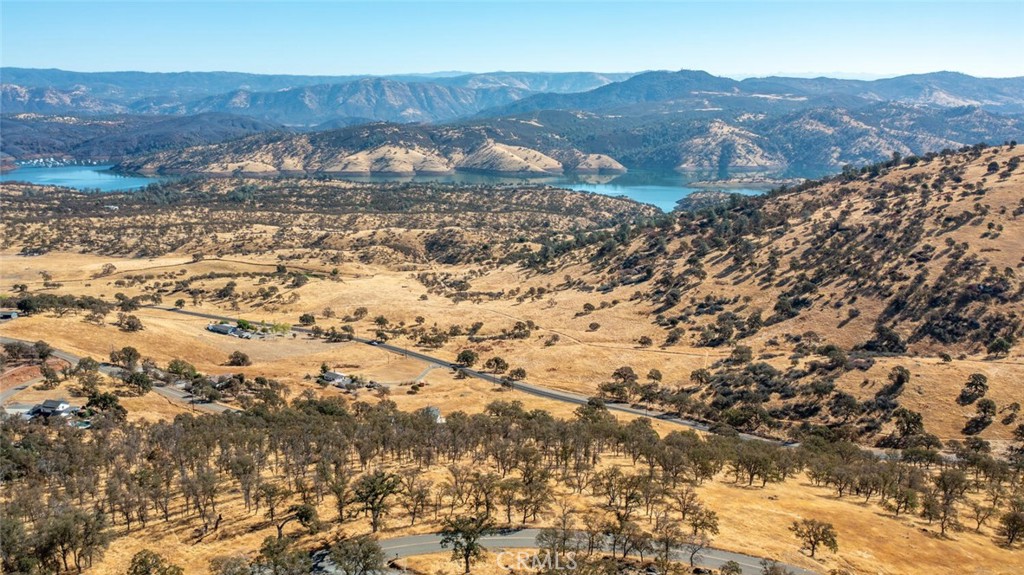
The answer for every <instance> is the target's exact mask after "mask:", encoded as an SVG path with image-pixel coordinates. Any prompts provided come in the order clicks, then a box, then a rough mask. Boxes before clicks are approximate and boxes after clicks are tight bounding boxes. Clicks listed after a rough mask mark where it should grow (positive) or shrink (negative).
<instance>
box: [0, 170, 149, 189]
mask: <svg viewBox="0 0 1024 575" xmlns="http://www.w3.org/2000/svg"><path fill="white" fill-rule="evenodd" d="M163 179H164V178H144V177H142V176H124V175H121V174H115V173H114V172H111V171H110V166H55V167H44V166H23V167H19V168H18V169H17V170H13V171H11V172H8V173H6V174H0V182H29V183H32V184H41V185H47V186H65V187H68V188H75V189H77V190H83V191H88V192H92V191H97V190H98V191H100V192H119V191H124V190H137V189H139V188H143V187H145V186H148V185H149V184H152V183H154V182H159V181H162V180H163Z"/></svg>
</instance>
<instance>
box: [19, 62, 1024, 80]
mask: <svg viewBox="0 0 1024 575" xmlns="http://www.w3.org/2000/svg"><path fill="white" fill-rule="evenodd" d="M4 69H19V70H37V71H57V72H68V73H73V74H245V75H250V76H289V77H295V78H301V77H311V78H341V77H351V78H389V77H396V76H414V77H423V78H431V77H433V78H457V77H460V76H479V75H486V74H616V75H622V74H629V75H632V76H638V75H640V74H647V73H651V72H668V73H676V72H687V71H689V72H704V73H706V74H710V75H712V76H717V77H719V78H730V79H733V80H737V81H742V80H749V79H760V78H802V79H817V78H828V79H833V80H858V81H867V82H871V81H875V80H890V79H894V78H901V77H905V76H927V75H934V74H962V75H964V76H970V77H972V78H977V79H990V80H1011V79H1016V78H1024V76H1014V75H1009V76H975V75H973V74H970V73H968V72H961V71H958V70H931V71H928V72H903V73H897V74H892V75H890V74H879V73H874V72H843V71H829V72H795V71H776V72H770V73H766V74H759V73H749V72H743V73H716V72H711V71H709V70H705V69H700V68H679V69H675V70H673V69H665V68H662V69H644V70H639V71H598V70H586V69H574V70H486V71H466V70H434V71H430V72H383V73H363V74H360V73H334V74H330V73H316V74H296V73H288V72H248V71H242V70H225V69H221V70H196V69H192V70H188V69H184V70H170V71H168V70H70V69H66V68H60V67H56V66H54V67H46V68H39V67H34V66H16V65H8V64H2V63H0V70H4ZM3 83H7V82H3Z"/></svg>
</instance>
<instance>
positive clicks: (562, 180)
mask: <svg viewBox="0 0 1024 575" xmlns="http://www.w3.org/2000/svg"><path fill="white" fill-rule="evenodd" d="M688 178H692V175H691V176H687V175H682V174H676V173H660V172H642V171H636V172H629V173H627V174H621V175H593V176H589V175H567V176H551V177H537V178H533V177H531V178H516V177H508V176H494V175H487V174H473V173H463V172H457V173H455V174H446V175H436V176H405V177H403V176H394V177H392V176H365V177H359V176H353V177H344V178H342V179H346V180H352V181H357V182H368V183H369V182H441V183H457V184H546V185H550V186H558V187H561V188H568V189H571V190H578V191H583V192H591V193H595V194H604V195H606V196H625V197H627V198H630V199H632V200H636V201H638V202H643V203H646V204H652V205H654V206H657V207H658V208H660V209H662V210H664V211H666V212H669V211H672V210H673V209H675V207H676V202H677V201H679V200H680V199H682V198H685V197H686V196H688V195H690V194H691V193H693V192H695V191H698V190H700V189H701V188H694V187H691V186H689V185H688V184H689V181H692V180H690V179H688ZM168 179H171V178H147V177H142V176H125V175H121V174H116V173H114V172H111V171H110V166H59V167H42V166H39V167H36V166H25V167H20V168H18V169H17V170H14V171H12V172H9V173H6V174H2V175H0V181H4V182H7V181H21V182H30V183H33V184H45V185H53V186H66V187H69V188H75V189H79V190H84V191H100V192H118V191H131V190H137V189H139V188H143V187H145V186H147V185H149V184H152V183H154V182H159V181H166V180H168ZM727 191H729V192H734V193H738V194H746V195H754V194H760V193H762V192H764V190H759V189H750V188H742V189H735V188H734V189H728V190H727Z"/></svg>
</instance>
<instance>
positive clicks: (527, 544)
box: [314, 529, 815, 575]
mask: <svg viewBox="0 0 1024 575" xmlns="http://www.w3.org/2000/svg"><path fill="white" fill-rule="evenodd" d="M538 533H539V530H538V529H520V530H516V531H510V532H504V533H497V534H493V535H488V536H486V537H483V538H481V542H482V543H483V545H484V547H486V548H487V549H488V550H489V551H491V552H492V553H494V554H496V555H497V554H499V553H500V552H501V551H502V550H504V549H536V548H537V534H538ZM380 546H381V548H382V549H383V550H384V556H385V558H386V559H387V560H388V561H391V560H394V559H401V558H403V557H412V556H415V555H425V554H428V553H437V552H443V551H447V550H446V549H444V548H443V547H441V536H440V535H438V534H429V535H410V536H407V537H397V538H395V539H387V540H384V541H381V542H380ZM645 557H650V555H647V556H645ZM673 558H674V559H676V560H677V561H683V562H688V561H689V554H687V553H684V552H682V551H676V552H673ZM492 560H499V561H501V562H502V565H507V566H509V567H512V568H516V560H517V558H516V556H515V555H514V554H505V555H497V557H494V558H493V559H492ZM727 561H735V562H736V563H739V565H740V567H742V568H743V573H744V575H759V574H760V573H761V558H760V557H754V556H752V555H745V554H743V553H733V552H731V551H725V550H722V549H713V548H709V549H706V550H704V552H703V553H702V554H701V556H700V558H699V559H698V560H697V561H696V562H695V564H697V565H700V566H703V567H712V568H718V567H721V566H722V564H723V563H725V562H727ZM314 562H315V564H316V566H317V568H316V569H315V571H316V572H318V573H332V574H334V573H338V571H337V570H336V569H334V568H333V566H332V565H331V562H330V560H329V559H327V558H326V556H325V553H323V552H320V553H318V554H315V555H314ZM785 567H786V568H787V569H789V570H791V571H793V572H794V573H796V574H797V575H813V574H814V573H815V572H814V571H808V570H806V569H802V568H800V567H795V566H792V565H785ZM569 573H571V570H567V575H568V574H569Z"/></svg>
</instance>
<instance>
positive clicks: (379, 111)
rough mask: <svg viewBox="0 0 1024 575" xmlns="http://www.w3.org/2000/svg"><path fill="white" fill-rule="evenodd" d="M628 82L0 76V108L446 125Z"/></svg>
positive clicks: (560, 76) (30, 72) (481, 77)
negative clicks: (548, 95)
mask: <svg viewBox="0 0 1024 575" xmlns="http://www.w3.org/2000/svg"><path fill="white" fill-rule="evenodd" d="M628 77H630V74H598V73H594V72H564V73H563V72H553V73H546V72H494V73H489V74H466V75H459V76H433V75H428V76H412V75H406V76H387V77H368V76H287V75H262V74H241V73H235V72H181V73H148V72H67V71H64V70H35V69H26V68H0V78H2V84H0V105H2V108H3V112H4V113H7V114H20V113H26V112H28V113H39V114H172V115H181V114H193V113H200V112H223V113H232V114H242V115H246V116H253V117H257V118H260V119H264V120H270V121H275V122H281V123H284V124H288V125H292V126H307V127H308V126H313V125H316V124H320V123H322V122H328V121H338V120H345V119H349V118H356V119H365V120H377V121H380V120H384V121H391V122H437V121H445V120H451V119H454V118H458V117H461V116H466V115H471V114H475V113H477V112H480V111H482V110H484V109H486V108H490V107H494V106H500V105H503V104H508V103H510V102H513V101H515V100H517V99H519V98H522V97H525V96H527V95H530V94H535V93H538V92H552V93H560V92H580V91H586V90H591V89H593V88H596V87H599V86H603V85H605V84H608V83H611V82H616V81H620V80H624V79H626V78H628Z"/></svg>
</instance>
